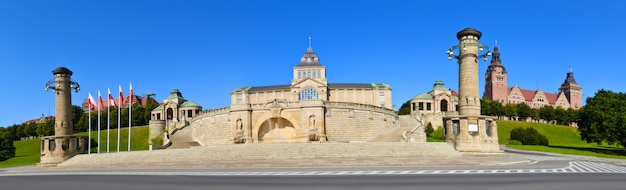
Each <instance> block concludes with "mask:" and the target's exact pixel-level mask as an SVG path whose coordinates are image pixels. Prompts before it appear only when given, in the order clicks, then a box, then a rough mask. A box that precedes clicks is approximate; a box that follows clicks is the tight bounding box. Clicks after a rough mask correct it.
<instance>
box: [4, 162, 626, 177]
mask: <svg viewBox="0 0 626 190" xmlns="http://www.w3.org/2000/svg"><path fill="white" fill-rule="evenodd" d="M494 173H515V174H521V173H622V174H626V167H624V166H618V165H612V164H607V163H599V162H592V161H572V162H569V166H567V167H564V168H556V169H512V170H381V171H376V170H374V171H267V172H263V171H259V172H88V171H85V172H39V173H2V172H0V177H2V176H50V175H156V176H168V175H189V176H328V175H342V176H348V175H424V174H437V175H456V174H494Z"/></svg>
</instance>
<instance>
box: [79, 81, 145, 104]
mask: <svg viewBox="0 0 626 190" xmlns="http://www.w3.org/2000/svg"><path fill="white" fill-rule="evenodd" d="M119 87H120V96H119V106H118V103H116V102H115V99H114V98H113V95H112V94H111V89H110V88H109V89H107V90H108V92H109V100H108V102H107V103H108V105H107V107H108V106H113V107H124V94H123V93H122V85H120V86H119ZM88 94H89V98H88V100H87V102H88V103H89V109H90V110H91V109H94V108H96V107H103V106H104V103H103V101H102V95H100V90H98V101H97V102H96V100H94V98H93V96H91V93H88ZM133 96H134V93H133V84H130V95H129V96H128V97H129V99H128V104H130V105H132V104H133Z"/></svg>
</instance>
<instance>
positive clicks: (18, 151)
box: [0, 139, 41, 168]
mask: <svg viewBox="0 0 626 190" xmlns="http://www.w3.org/2000/svg"><path fill="white" fill-rule="evenodd" d="M39 144H41V140H39V139H33V140H26V141H17V142H15V143H13V146H15V157H13V158H9V159H7V160H5V161H2V162H0V168H8V167H16V166H25V165H32V164H36V163H39V156H40V153H39V146H40V145H39Z"/></svg>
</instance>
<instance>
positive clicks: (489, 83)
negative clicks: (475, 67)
mask: <svg viewBox="0 0 626 190" xmlns="http://www.w3.org/2000/svg"><path fill="white" fill-rule="evenodd" d="M508 92H509V87H508V85H507V73H506V69H505V68H504V65H502V60H500V50H499V48H498V46H496V47H494V48H493V56H492V57H491V64H489V66H488V67H487V72H485V96H486V97H487V99H490V100H493V101H498V102H500V103H502V104H506V102H507V96H508Z"/></svg>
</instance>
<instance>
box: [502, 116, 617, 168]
mask: <svg viewBox="0 0 626 190" xmlns="http://www.w3.org/2000/svg"><path fill="white" fill-rule="evenodd" d="M517 127H524V128H526V127H532V128H534V129H536V130H537V131H538V132H539V133H541V134H542V135H545V136H546V137H548V140H549V141H550V143H549V146H533V145H507V147H509V148H515V149H520V150H533V151H542V152H554V153H561V154H574V155H584V156H596V157H603V158H618V159H626V149H624V148H623V147H620V146H615V145H607V144H602V145H598V144H595V143H587V142H586V141H584V140H582V139H581V138H580V134H579V133H578V129H577V128H574V127H568V126H561V125H550V124H540V123H526V122H518V121H503V120H500V121H498V140H499V143H500V144H507V143H508V141H509V137H510V132H511V130H512V129H514V128H517Z"/></svg>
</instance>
